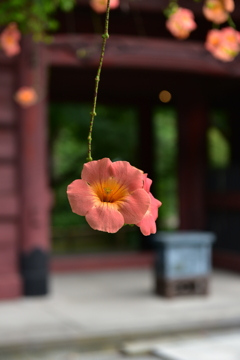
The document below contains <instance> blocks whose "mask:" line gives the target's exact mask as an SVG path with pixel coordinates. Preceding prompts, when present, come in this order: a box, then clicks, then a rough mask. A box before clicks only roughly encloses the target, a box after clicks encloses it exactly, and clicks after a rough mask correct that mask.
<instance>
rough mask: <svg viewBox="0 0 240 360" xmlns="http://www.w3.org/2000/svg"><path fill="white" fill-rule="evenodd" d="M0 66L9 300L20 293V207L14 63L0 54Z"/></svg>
mask: <svg viewBox="0 0 240 360" xmlns="http://www.w3.org/2000/svg"><path fill="white" fill-rule="evenodd" d="M0 66H1V69H0V299H9V298H15V297H18V296H21V295H22V279H21V274H20V272H19V264H18V241H19V221H18V220H19V213H20V209H21V207H20V203H19V192H18V190H19V183H18V168H17V164H18V146H17V141H16V135H17V134H16V122H17V121H16V120H17V119H16V112H15V111H14V100H13V95H14V77H15V63H14V62H13V63H12V61H10V60H9V59H7V57H6V56H5V55H4V54H0Z"/></svg>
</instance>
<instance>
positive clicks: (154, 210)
mask: <svg viewBox="0 0 240 360" xmlns="http://www.w3.org/2000/svg"><path fill="white" fill-rule="evenodd" d="M149 196H150V199H151V205H150V212H151V214H152V216H153V219H154V220H157V218H158V208H159V207H160V206H162V203H161V201H159V200H157V199H156V198H155V197H154V196H153V195H152V194H151V193H149Z"/></svg>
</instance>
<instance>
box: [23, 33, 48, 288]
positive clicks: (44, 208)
mask: <svg viewBox="0 0 240 360" xmlns="http://www.w3.org/2000/svg"><path fill="white" fill-rule="evenodd" d="M43 56H44V53H43V48H42V47H41V45H37V44H33V43H32V42H31V41H30V39H28V38H25V39H24V40H23V45H22V51H21V59H20V67H19V86H33V87H34V88H35V89H36V91H37V93H38V95H39V97H40V99H39V102H38V103H37V104H36V105H33V106H31V107H29V108H26V109H24V108H22V107H20V106H19V111H20V135H21V192H22V199H21V200H22V201H21V224H22V232H21V271H22V277H23V284H24V293H25V295H43V294H46V293H47V291H48V290H47V289H48V286H47V284H48V255H49V248H50V236H49V190H48V183H47V180H48V176H47V156H46V151H47V136H46V128H47V127H46V113H45V89H46V73H45V67H44V63H43V60H44V59H43Z"/></svg>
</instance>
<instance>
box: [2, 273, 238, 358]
mask: <svg viewBox="0 0 240 360" xmlns="http://www.w3.org/2000/svg"><path fill="white" fill-rule="evenodd" d="M210 288H211V291H210V295H209V296H208V297H204V296H203V297H202V296H201V297H200V296H192V297H179V298H175V299H172V300H167V299H164V298H161V297H157V296H156V295H154V294H153V277H152V272H151V271H150V270H147V269H144V270H142V269H141V270H124V271H123V270H121V271H112V272H109V271H108V272H98V273H78V274H64V275H53V276H52V277H51V293H50V295H49V296H47V297H42V298H40V297H39V298H22V299H19V300H15V301H8V302H1V303H0V355H1V354H3V353H7V352H8V351H9V350H11V351H15V350H16V351H18V350H24V349H31V348H36V347H44V348H46V347H47V348H49V349H50V348H51V347H52V348H54V347H56V346H57V347H58V348H60V347H63V348H66V346H69V344H70V345H71V344H72V345H74V346H77V347H78V349H81V351H89V350H91V351H93V350H95V349H106V348H107V349H108V348H109V349H111V348H114V347H115V348H118V349H120V348H121V347H122V346H123V343H124V342H131V341H135V340H140V339H148V338H152V337H166V336H169V335H170V336H173V335H174V334H175V335H176V334H184V332H186V333H191V332H195V331H202V330H205V329H212V330H213V329H228V328H232V327H235V328H238V327H239V328H240V276H239V275H235V274H230V273H224V272H215V273H214V275H213V277H212V281H211V287H210ZM5 358H6V357H5V356H4V355H1V356H0V359H5Z"/></svg>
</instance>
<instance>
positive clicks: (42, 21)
mask: <svg viewBox="0 0 240 360" xmlns="http://www.w3.org/2000/svg"><path fill="white" fill-rule="evenodd" d="M74 4H75V0H51V1H50V0H3V1H1V3H0V25H3V26H4V25H7V24H9V23H11V22H16V23H17V24H18V26H19V29H20V30H21V32H23V33H30V34H32V35H33V38H34V40H36V41H42V40H45V39H46V38H47V37H46V33H47V32H49V31H55V30H56V29H57V28H58V22H57V21H56V20H55V19H54V13H55V12H56V10H57V9H61V10H63V11H70V10H72V9H73V7H74Z"/></svg>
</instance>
